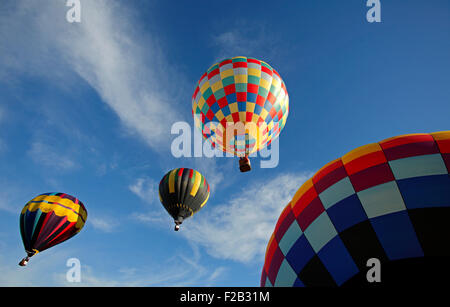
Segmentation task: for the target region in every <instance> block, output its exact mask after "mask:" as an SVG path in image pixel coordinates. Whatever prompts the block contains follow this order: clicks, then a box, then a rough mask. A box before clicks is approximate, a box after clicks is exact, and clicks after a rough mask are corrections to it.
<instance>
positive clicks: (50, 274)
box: [0, 241, 227, 287]
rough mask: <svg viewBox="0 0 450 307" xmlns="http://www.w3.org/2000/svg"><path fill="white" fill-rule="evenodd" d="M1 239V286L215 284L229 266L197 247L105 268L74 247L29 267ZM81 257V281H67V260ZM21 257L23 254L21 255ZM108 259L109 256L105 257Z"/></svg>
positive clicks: (35, 259)
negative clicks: (208, 259)
mask: <svg viewBox="0 0 450 307" xmlns="http://www.w3.org/2000/svg"><path fill="white" fill-rule="evenodd" d="M5 246H6V245H5V244H4V243H3V242H2V241H0V248H2V251H4V250H6V251H7V252H2V254H1V255H0V286H2V287H5V286H74V287H119V286H120V287H123V286H125V287H132V286H134V287H142V286H180V287H183V286H214V285H217V284H218V283H220V280H221V278H222V277H223V276H224V275H225V274H226V272H227V269H226V267H223V266H219V267H214V266H207V265H205V264H203V263H202V258H201V254H200V253H199V252H198V251H196V250H195V247H194V248H193V250H190V251H185V252H187V253H188V254H189V255H188V256H187V255H185V254H184V253H183V252H181V251H178V252H174V255H173V256H172V257H170V258H168V259H166V260H165V261H163V263H162V264H161V263H158V265H156V264H154V263H152V262H148V263H146V262H145V261H143V262H140V263H137V264H135V265H132V266H122V267H115V266H114V265H113V264H114V263H111V269H110V270H107V271H104V270H101V269H99V268H98V266H97V265H96V264H94V263H89V262H87V263H86V262H85V261H83V257H82V255H83V254H82V253H81V252H80V251H78V252H76V250H73V249H61V248H60V249H49V250H47V251H45V254H42V255H38V256H36V257H33V258H32V259H31V261H30V263H29V264H28V266H27V267H25V268H23V267H19V266H18V265H17V263H18V262H19V260H20V259H17V254H18V253H17V250H15V251H14V252H11V251H10V250H8V249H4V248H3V247H5ZM74 255H75V258H77V259H78V257H80V258H79V259H80V264H81V271H80V277H81V281H80V282H69V281H67V278H66V274H67V272H68V270H69V269H70V268H71V267H69V266H67V260H68V259H70V258H74ZM19 258H20V256H19ZM105 261H106V263H107V261H108V260H107V259H106V260H105Z"/></svg>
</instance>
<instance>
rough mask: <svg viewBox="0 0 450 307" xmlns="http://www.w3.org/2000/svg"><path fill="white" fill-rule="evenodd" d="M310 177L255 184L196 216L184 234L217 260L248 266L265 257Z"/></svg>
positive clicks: (293, 176) (287, 177)
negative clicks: (280, 220)
mask: <svg viewBox="0 0 450 307" xmlns="http://www.w3.org/2000/svg"><path fill="white" fill-rule="evenodd" d="M310 175H311V174H306V173H300V174H283V175H278V176H277V177H274V178H272V179H270V180H265V181H262V182H254V183H253V184H252V185H251V186H249V185H247V186H246V187H243V189H242V192H241V193H240V194H233V195H231V196H230V200H229V201H228V202H227V203H224V204H220V205H214V207H212V206H211V207H210V208H209V210H204V212H203V214H202V215H199V216H194V217H193V218H192V219H193V221H192V222H190V223H186V225H184V229H183V231H182V232H181V233H182V234H183V235H184V236H185V237H186V239H187V240H189V241H191V242H193V243H195V244H199V245H201V246H203V247H205V248H206V250H207V252H208V253H209V254H211V255H212V256H214V257H217V258H222V259H232V260H235V261H240V262H243V263H248V262H250V261H253V260H255V259H259V258H262V257H263V256H264V253H265V249H266V245H267V243H268V241H269V238H270V235H271V234H272V232H273V230H274V227H275V224H276V221H277V219H278V217H279V215H280V213H281V211H282V210H283V208H284V207H285V206H286V205H287V204H288V203H289V201H290V200H291V199H292V197H293V195H294V194H295V191H296V190H297V189H298V188H299V187H300V186H301V185H302V183H303V182H304V181H305V180H307V179H308V178H309V177H310Z"/></svg>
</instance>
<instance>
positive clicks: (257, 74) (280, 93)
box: [192, 57, 289, 156]
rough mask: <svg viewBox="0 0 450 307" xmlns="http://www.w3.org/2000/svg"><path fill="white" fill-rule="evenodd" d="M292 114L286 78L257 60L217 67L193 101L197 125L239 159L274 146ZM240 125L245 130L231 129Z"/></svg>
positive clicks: (203, 80)
mask: <svg viewBox="0 0 450 307" xmlns="http://www.w3.org/2000/svg"><path fill="white" fill-rule="evenodd" d="M288 113H289V96H288V93H287V91H286V86H285V84H284V82H283V80H282V79H281V77H280V75H279V74H278V73H277V72H276V71H275V70H274V69H273V68H272V67H271V66H270V65H269V64H267V63H265V62H263V61H260V60H257V59H253V58H247V57H234V58H231V59H226V60H223V61H222V62H220V63H216V64H214V65H213V66H211V67H210V68H209V69H208V71H207V72H205V73H204V74H203V76H202V77H201V78H200V80H199V81H198V85H197V87H196V89H195V92H194V95H193V96H192V114H193V116H194V122H195V125H196V126H197V127H198V128H199V129H200V130H201V131H202V134H203V136H204V137H205V138H206V139H208V140H209V141H211V143H212V145H213V147H217V148H219V149H221V150H222V151H224V152H229V153H232V154H234V155H235V156H245V155H249V154H251V153H252V152H255V151H258V150H260V149H262V148H263V147H264V146H265V145H267V144H270V142H271V141H272V140H274V139H275V138H277V137H278V135H279V134H280V132H281V130H283V127H284V125H285V124H286V119H287V116H288ZM238 123H242V125H241V126H235V127H234V128H233V129H231V128H232V127H231V126H230V124H238ZM250 123H251V124H250ZM246 124H247V126H245V125H246ZM227 125H228V126H227ZM249 127H250V128H249ZM227 129H228V130H227ZM231 130H232V131H231ZM227 131H228V132H229V133H227Z"/></svg>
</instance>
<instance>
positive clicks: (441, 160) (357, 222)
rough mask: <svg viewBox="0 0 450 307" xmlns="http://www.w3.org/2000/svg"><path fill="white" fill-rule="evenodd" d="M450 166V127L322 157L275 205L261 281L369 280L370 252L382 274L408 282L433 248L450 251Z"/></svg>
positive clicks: (349, 282)
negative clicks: (279, 207) (277, 211)
mask: <svg viewBox="0 0 450 307" xmlns="http://www.w3.org/2000/svg"><path fill="white" fill-rule="evenodd" d="M449 171H450V131H444V132H437V133H431V134H413V135H403V136H398V137H393V138H390V139H387V140H384V141H381V142H379V143H374V144H369V145H366V146H362V147H360V148H357V149H355V150H353V151H351V152H349V153H347V154H346V155H344V156H343V157H342V158H339V159H337V160H334V161H332V162H330V163H328V164H327V165H325V166H324V167H323V168H322V169H320V170H319V171H318V172H317V173H316V174H315V175H314V176H313V177H312V178H311V179H309V180H308V181H306V182H305V183H304V184H303V185H302V186H301V187H300V189H299V190H298V191H297V192H296V194H295V195H294V197H293V198H292V200H291V202H290V203H289V204H288V205H287V206H286V207H285V208H284V210H283V212H282V213H281V215H280V217H279V219H278V222H277V224H276V226H275V230H274V232H273V234H272V236H271V238H270V241H269V243H268V246H267V249H266V256H265V263H264V267H263V270H262V275H261V286H345V285H367V284H368V280H367V278H366V277H367V276H366V273H367V272H368V270H369V268H370V266H369V267H368V262H369V264H370V261H369V259H371V258H376V259H377V260H378V261H379V262H380V264H381V272H385V273H381V276H382V277H381V280H383V278H384V279H386V278H387V276H391V277H392V278H393V279H396V280H399V281H401V282H403V283H405V282H410V281H411V282H412V280H414V278H418V277H417V276H419V275H417V274H415V273H416V271H415V270H416V269H419V268H420V267H421V265H424V264H426V263H428V264H433V263H434V262H435V261H436V259H442V257H438V258H436V257H434V256H450V244H449V239H450V226H449V225H450V223H449V221H450V176H449ZM430 259H431V260H430ZM447 260H448V258H447ZM447 260H446V261H447ZM371 261H372V260H371ZM405 264H411V265H410V266H409V267H408V265H406V266H405ZM445 266H446V267H448V265H445ZM383 268H384V270H385V271H383ZM405 268H406V269H405ZM441 268H443V267H441ZM408 269H409V271H408ZM386 270H388V271H386ZM396 270H397V271H396ZM386 272H391V273H392V272H401V274H396V275H395V274H391V275H389V274H387V273H386ZM408 272H409V275H408V274H407V273H408ZM423 272H424V273H426V274H436V272H438V270H431V271H430V270H426V269H424V270H423ZM404 273H405V274H404ZM383 274H384V275H383ZM411 274H412V275H411ZM394 275H395V276H394ZM410 278H412V279H411V280H409V279H410ZM415 281H417V279H416V280H415ZM429 281H430V280H421V281H419V283H420V282H422V283H425V282H429Z"/></svg>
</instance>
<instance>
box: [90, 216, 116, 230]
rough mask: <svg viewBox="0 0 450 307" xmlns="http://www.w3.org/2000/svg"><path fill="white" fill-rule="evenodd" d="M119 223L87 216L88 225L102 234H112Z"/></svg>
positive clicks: (110, 219)
mask: <svg viewBox="0 0 450 307" xmlns="http://www.w3.org/2000/svg"><path fill="white" fill-rule="evenodd" d="M118 224H119V223H118V222H117V221H116V220H115V219H112V218H105V217H102V218H99V217H95V216H89V225H92V226H93V227H94V228H95V229H98V230H100V231H102V232H107V233H110V232H114V231H115V230H117V225H118Z"/></svg>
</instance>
